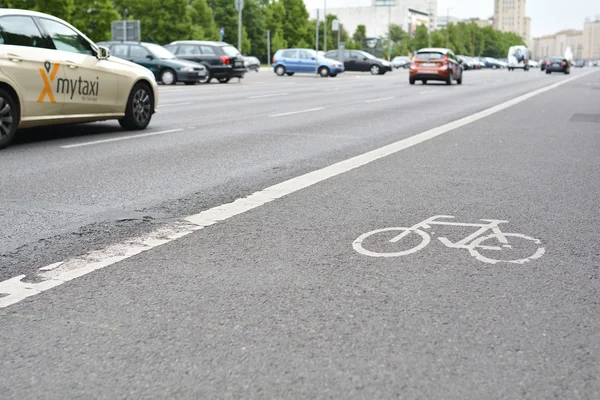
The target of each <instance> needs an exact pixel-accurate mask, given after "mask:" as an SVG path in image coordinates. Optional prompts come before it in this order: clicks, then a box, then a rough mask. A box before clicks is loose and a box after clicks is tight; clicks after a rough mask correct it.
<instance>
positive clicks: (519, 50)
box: [508, 46, 529, 71]
mask: <svg viewBox="0 0 600 400" xmlns="http://www.w3.org/2000/svg"><path fill="white" fill-rule="evenodd" d="M515 68H521V69H524V70H525V71H529V49H528V48H527V47H526V46H512V47H511V48H510V49H508V70H509V71H514V70H515Z"/></svg>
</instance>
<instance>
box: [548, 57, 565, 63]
mask: <svg viewBox="0 0 600 400" xmlns="http://www.w3.org/2000/svg"><path fill="white" fill-rule="evenodd" d="M550 61H552V62H561V61H563V59H562V58H560V57H552V58H551V59H550Z"/></svg>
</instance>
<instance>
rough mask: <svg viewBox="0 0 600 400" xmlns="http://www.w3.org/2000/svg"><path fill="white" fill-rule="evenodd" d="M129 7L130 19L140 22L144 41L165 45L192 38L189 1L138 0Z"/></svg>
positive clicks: (128, 3) (129, 4)
mask: <svg viewBox="0 0 600 400" xmlns="http://www.w3.org/2000/svg"><path fill="white" fill-rule="evenodd" d="M127 5H128V9H129V15H130V18H132V19H139V20H140V25H141V30H142V39H143V40H150V41H156V42H158V43H160V44H165V43H170V42H172V41H174V40H182V39H189V38H191V36H192V32H193V29H192V19H191V17H190V14H189V12H188V6H189V0H136V1H135V2H134V3H133V4H132V3H131V2H127Z"/></svg>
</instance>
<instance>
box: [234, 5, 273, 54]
mask: <svg viewBox="0 0 600 400" xmlns="http://www.w3.org/2000/svg"><path fill="white" fill-rule="evenodd" d="M242 25H243V27H244V31H245V32H246V35H245V36H246V38H247V41H246V42H243V44H242V48H241V49H240V51H241V52H242V53H243V54H258V55H260V56H263V57H264V55H266V54H267V34H266V32H267V17H266V14H265V12H264V10H263V8H262V6H261V4H260V2H259V1H258V0H245V1H244V10H243V13H242Z"/></svg>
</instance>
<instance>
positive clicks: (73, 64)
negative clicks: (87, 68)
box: [67, 61, 79, 69]
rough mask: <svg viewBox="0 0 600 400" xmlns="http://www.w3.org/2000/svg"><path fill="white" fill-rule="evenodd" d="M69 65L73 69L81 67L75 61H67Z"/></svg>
mask: <svg viewBox="0 0 600 400" xmlns="http://www.w3.org/2000/svg"><path fill="white" fill-rule="evenodd" d="M67 65H68V67H69V68H71V69H77V68H79V66H78V65H77V64H75V63H74V62H73V61H67Z"/></svg>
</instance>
